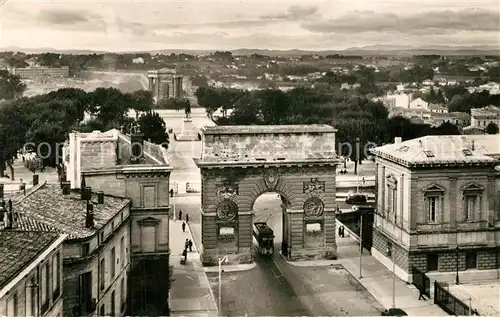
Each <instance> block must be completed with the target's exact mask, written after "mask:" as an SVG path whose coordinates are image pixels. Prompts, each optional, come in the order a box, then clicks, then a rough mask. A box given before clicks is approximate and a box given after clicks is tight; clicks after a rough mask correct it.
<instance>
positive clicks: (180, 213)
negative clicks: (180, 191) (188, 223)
mask: <svg viewBox="0 0 500 317" xmlns="http://www.w3.org/2000/svg"><path fill="white" fill-rule="evenodd" d="M179 220H182V210H179Z"/></svg>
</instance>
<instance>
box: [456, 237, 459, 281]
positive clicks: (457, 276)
mask: <svg viewBox="0 0 500 317" xmlns="http://www.w3.org/2000/svg"><path fill="white" fill-rule="evenodd" d="M459 255H460V249H459V247H458V240H457V248H456V257H457V260H456V261H455V264H456V270H457V274H456V275H455V284H457V285H458V284H460V277H459V275H458V269H459V265H458V256H459Z"/></svg>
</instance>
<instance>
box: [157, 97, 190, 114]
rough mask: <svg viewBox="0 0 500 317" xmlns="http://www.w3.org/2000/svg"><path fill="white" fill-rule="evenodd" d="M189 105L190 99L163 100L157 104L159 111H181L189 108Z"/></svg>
mask: <svg viewBox="0 0 500 317" xmlns="http://www.w3.org/2000/svg"><path fill="white" fill-rule="evenodd" d="M188 103H189V100H188V99H178V98H163V99H160V100H159V101H158V103H157V104H156V108H157V109H172V110H177V111H179V110H181V109H185V108H186V107H187V104H188Z"/></svg>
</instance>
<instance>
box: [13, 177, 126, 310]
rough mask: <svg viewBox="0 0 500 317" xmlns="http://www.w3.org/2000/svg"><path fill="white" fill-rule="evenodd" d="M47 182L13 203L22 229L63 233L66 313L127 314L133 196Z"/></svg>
mask: <svg viewBox="0 0 500 317" xmlns="http://www.w3.org/2000/svg"><path fill="white" fill-rule="evenodd" d="M63 185H64V188H61V186H55V185H47V184H42V185H40V186H37V187H36V188H33V190H32V191H30V192H29V193H28V194H27V195H26V196H25V197H22V198H21V199H20V200H19V201H18V202H15V203H14V204H13V210H14V212H15V213H16V215H17V217H16V218H17V226H18V227H19V228H22V229H23V230H32V231H39V232H42V231H46V232H60V233H64V234H66V235H67V238H66V240H65V241H64V244H63V253H62V261H63V276H64V283H63V284H62V285H63V290H64V298H65V302H64V316H89V315H96V314H99V315H101V316H103V315H113V316H115V315H123V314H124V313H125V309H126V299H127V296H126V295H127V293H126V292H127V289H126V281H127V277H128V270H129V264H130V261H129V255H128V253H129V251H128V250H129V247H130V243H129V241H130V228H129V214H130V212H129V210H130V208H129V207H130V200H128V199H126V198H120V197H113V196H109V195H104V194H103V193H99V194H92V192H91V188H89V187H86V191H85V192H84V193H81V192H71V191H70V188H69V183H65V184H63Z"/></svg>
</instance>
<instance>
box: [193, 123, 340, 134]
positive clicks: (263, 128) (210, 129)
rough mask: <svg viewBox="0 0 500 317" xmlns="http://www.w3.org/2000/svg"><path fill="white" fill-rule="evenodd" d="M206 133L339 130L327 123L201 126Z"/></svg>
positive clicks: (325, 131) (324, 131)
mask: <svg viewBox="0 0 500 317" xmlns="http://www.w3.org/2000/svg"><path fill="white" fill-rule="evenodd" d="M201 131H202V132H203V134H205V135H210V134H271V133H292V134H293V133H328V132H330V133H332V132H337V130H336V129H335V128H334V127H332V126H329V125H326V124H301V125H227V126H205V127H202V128H201Z"/></svg>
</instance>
